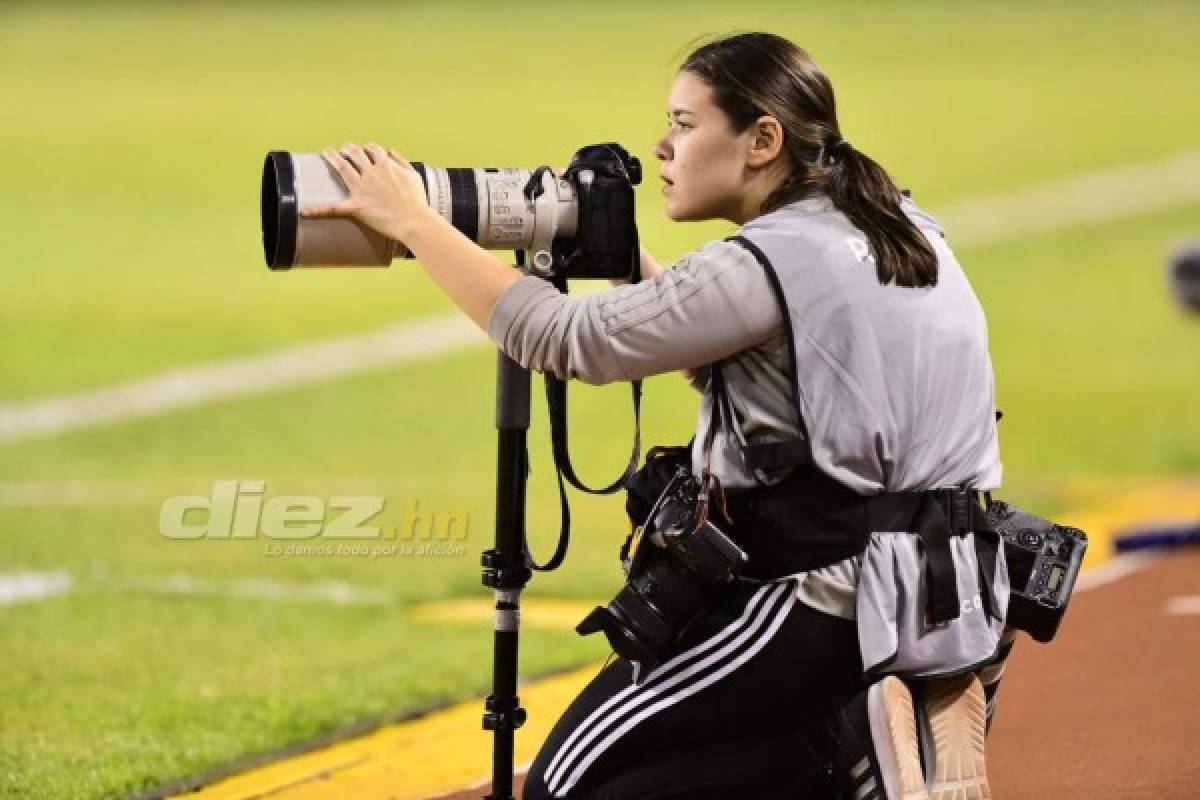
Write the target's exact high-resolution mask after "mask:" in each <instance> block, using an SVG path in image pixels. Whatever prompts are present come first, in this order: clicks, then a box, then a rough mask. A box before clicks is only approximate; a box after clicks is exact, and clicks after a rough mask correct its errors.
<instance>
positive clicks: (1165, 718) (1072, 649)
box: [440, 551, 1200, 800]
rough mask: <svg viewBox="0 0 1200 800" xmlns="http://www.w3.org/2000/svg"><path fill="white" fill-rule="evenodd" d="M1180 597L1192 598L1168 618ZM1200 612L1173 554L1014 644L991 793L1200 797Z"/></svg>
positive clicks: (1179, 556) (1190, 566)
mask: <svg viewBox="0 0 1200 800" xmlns="http://www.w3.org/2000/svg"><path fill="white" fill-rule="evenodd" d="M1175 598H1192V599H1191V600H1190V601H1187V602H1184V603H1176V606H1179V607H1180V610H1181V611H1182V612H1183V613H1168V611H1169V608H1171V601H1172V600H1173V599H1175ZM1196 606H1200V552H1198V551H1190V552H1180V553H1174V554H1169V555H1164V556H1161V557H1158V558H1155V559H1154V560H1152V561H1150V562H1149V563H1148V564H1146V565H1145V566H1144V567H1143V568H1141V569H1140V570H1137V571H1134V572H1133V573H1132V574H1128V575H1125V576H1124V577H1121V578H1119V579H1117V580H1115V581H1113V582H1112V583H1108V584H1105V585H1102V586H1098V587H1096V588H1095V589H1093V590H1092V591H1086V592H1080V593H1077V594H1076V595H1075V597H1074V598H1072V600H1071V608H1070V611H1069V613H1068V615H1067V617H1066V619H1065V620H1064V621H1063V626H1062V629H1061V630H1060V632H1059V635H1058V637H1057V638H1055V640H1054V641H1053V642H1052V643H1051V644H1050V645H1042V644H1038V643H1037V642H1034V641H1033V640H1032V639H1029V638H1028V637H1025V636H1022V637H1021V638H1020V639H1018V641H1017V644H1016V648H1015V650H1014V652H1013V655H1012V657H1011V658H1010V659H1009V661H1008V667H1007V672H1006V674H1005V676H1004V681H1003V683H1002V684H1001V688H1000V694H999V705H998V708H997V712H996V714H997V716H996V718H995V721H994V723H993V727H992V731H991V735H990V736H989V738H988V756H987V757H988V774H989V777H990V780H991V785H992V796H993V797H994V798H996V800H1152V799H1153V800H1197V798H1200V608H1197V607H1196ZM518 785H519V782H518ZM483 795H484V790H482V789H480V790H475V791H470V792H459V793H456V794H453V795H447V796H445V797H443V798H441V799H440V800H475V799H477V798H482V797H483Z"/></svg>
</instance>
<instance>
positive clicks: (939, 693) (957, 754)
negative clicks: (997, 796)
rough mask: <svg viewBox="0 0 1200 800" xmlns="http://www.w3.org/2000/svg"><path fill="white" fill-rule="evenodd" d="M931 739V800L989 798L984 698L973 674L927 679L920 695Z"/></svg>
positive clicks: (989, 799) (982, 799)
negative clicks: (926, 685) (924, 689)
mask: <svg viewBox="0 0 1200 800" xmlns="http://www.w3.org/2000/svg"><path fill="white" fill-rule="evenodd" d="M922 702H923V705H924V707H925V709H924V710H925V713H926V715H927V718H928V720H929V728H930V734H931V735H932V738H933V746H934V754H933V755H934V758H933V761H934V764H933V772H934V775H933V782H932V784H931V787H930V790H929V798H930V800H991V797H992V791H991V788H990V787H989V786H988V780H987V762H986V759H985V758H984V736H985V735H986V732H987V701H986V700H985V699H984V694H983V686H982V685H981V684H980V683H979V679H978V678H976V677H975V676H974V675H970V674H968V675H962V676H959V677H957V678H945V679H941V680H937V681H932V682H930V684H929V686H928V688H927V689H926V691H925V694H924V696H923V698H922Z"/></svg>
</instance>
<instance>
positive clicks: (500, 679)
mask: <svg viewBox="0 0 1200 800" xmlns="http://www.w3.org/2000/svg"><path fill="white" fill-rule="evenodd" d="M529 386H530V375H529V370H527V369H525V368H524V367H522V366H521V365H520V364H518V363H517V362H515V361H513V360H512V359H511V358H509V357H508V356H507V355H505V354H504V353H503V352H501V353H499V354H498V357H497V361H496V430H497V435H498V438H497V460H496V546H495V548H494V549H492V550H488V551H486V552H485V553H484V554H483V567H484V570H483V583H484V585H485V586H490V587H491V588H492V589H493V590H494V591H495V596H496V613H495V622H494V625H493V663H492V693H491V695H490V696H489V697H488V699H487V704H486V711H484V714H483V727H484V728H485V729H486V730H490V731H492V732H493V735H494V739H493V742H492V793H491V794H489V795H488V796H487V797H488V800H512V784H513V734H514V732H515V731H516V729H517V728H519V727H521V725H522V723H524V722H525V709H523V708H521V704H520V699H519V698H518V697H517V642H518V636H519V634H520V619H521V617H520V613H521V612H520V604H521V590H522V589H524V588H525V584H526V583H527V582H528V581H529V578H530V575H531V574H532V573H531V572H530V569H529V567H528V565H527V564H526V561H525V547H524V542H525V485H526V477H527V474H528V455H527V453H526V447H525V439H526V434H527V433H528V431H529Z"/></svg>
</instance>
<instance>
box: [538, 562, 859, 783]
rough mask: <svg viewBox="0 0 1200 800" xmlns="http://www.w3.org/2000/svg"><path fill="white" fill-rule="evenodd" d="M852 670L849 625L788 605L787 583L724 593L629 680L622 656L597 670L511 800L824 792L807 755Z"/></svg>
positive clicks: (855, 681) (855, 685)
mask: <svg viewBox="0 0 1200 800" xmlns="http://www.w3.org/2000/svg"><path fill="white" fill-rule="evenodd" d="M861 674H862V661H861V658H860V656H859V651H858V641H857V635H856V629H855V626H854V624H853V623H851V622H848V621H846V620H842V619H838V618H836V617H832V616H829V615H827V614H823V613H821V612H819V611H815V610H813V609H811V608H809V607H807V606H805V605H804V604H802V603H800V602H799V601H797V599H796V584H795V582H794V581H793V580H785V581H779V582H776V583H771V584H766V585H763V586H760V587H753V586H751V587H740V586H739V587H737V588H731V589H730V590H729V592H728V594H727V596H726V597H725V598H723V599H722V600H721V601H720V602H719V603H717V604H715V605H714V606H713V607H712V609H711V610H710V611H709V613H707V614H706V615H705V617H704V618H703V619H702V620H701V621H700V622H699V623H697V624H696V625H694V626H693V627H692V628H691V629H689V631H688V632H687V633H686V634H685V635H684V637H683V638H682V640H681V642H680V643H679V645H678V646H677V647H676V648H675V650H674V652H673V655H672V656H671V657H670V658H668V659H666V660H665V661H664V662H663V664H662V665H661V666H659V667H658V668H656V669H655V670H654V671H653V672H650V673H647V674H646V675H644V676H641V682H640V685H635V684H634V683H633V665H631V664H630V662H628V661H627V660H625V659H623V658H619V659H616V660H615V661H613V662H612V663H610V664H609V665H607V666H606V667H604V669H602V670H601V671H600V673H599V674H598V675H597V676H596V677H595V678H594V679H593V680H592V682H591V683H590V684H588V686H587V688H586V689H584V690H583V692H582V693H581V694H580V695H579V696H578V697H577V698H575V700H574V701H573V702H572V703H571V706H570V707H569V708H568V709H567V710H566V712H565V713H564V714H563V716H562V718H561V719H559V721H558V723H557V724H556V725H555V726H554V730H552V731H551V732H550V735H549V737H548V738H547V739H546V742H545V743H544V744H543V745H542V749H541V752H539V753H538V756H537V758H536V759H535V760H534V762H533V765H532V767H531V768H530V770H529V775H528V777H527V778H526V782H525V792H524V795H523V797H524V798H525V800H541V798H549V797H570V798H594V800H602V799H603V800H615V799H616V798H638V800H658V799H659V798H709V797H713V798H716V797H722V798H727V797H753V798H757V800H769V799H770V798H776V797H779V798H782V797H785V796H786V797H790V798H797V797H810V796H811V797H825V796H827V792H825V791H822V790H821V789H820V787H818V786H817V785H816V784H817V783H818V782H819V774H820V773H819V770H820V768H821V766H823V762H822V761H821V759H820V758H818V757H817V756H816V755H815V752H819V751H820V749H821V745H822V744H823V740H822V738H821V737H822V736H824V735H825V729H826V718H827V715H828V713H829V712H830V711H831V710H832V709H833V708H835V707H837V706H840V705H842V704H843V703H845V702H846V701H847V700H849V699H850V698H851V697H852V696H853V695H854V694H856V693H857V692H859V691H861V690H862V688H863V683H862V679H861Z"/></svg>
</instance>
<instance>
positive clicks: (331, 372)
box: [0, 313, 487, 442]
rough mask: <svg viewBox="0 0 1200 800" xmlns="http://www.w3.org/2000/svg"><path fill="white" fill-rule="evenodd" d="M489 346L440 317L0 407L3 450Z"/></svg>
mask: <svg viewBox="0 0 1200 800" xmlns="http://www.w3.org/2000/svg"><path fill="white" fill-rule="evenodd" d="M486 341H487V337H486V336H484V335H483V333H482V331H480V330H479V329H478V328H476V327H475V325H474V323H472V322H471V321H470V320H468V319H467V318H466V317H465V316H463V315H461V314H457V313H454V314H439V315H435V316H430V317H425V318H424V319H418V320H414V321H411V322H405V323H402V324H399V325H392V326H389V327H387V328H383V329H382V330H379V331H376V332H374V333H369V334H366V335H362V336H344V337H338V338H335V339H325V340H323V341H319V342H314V343H310V344H304V345H299V346H296V347H289V348H286V349H283V350H276V351H274V352H271V353H266V354H264V355H261V356H250V357H246V358H234V359H229V360H227V361H218V362H214V363H211V364H201V365H199V366H194V367H186V368H181V369H176V370H171V371H169V372H165V373H162V374H159V375H154V376H152V377H149V378H145V379H142V380H137V381H133V382H131V383H124V384H119V385H117V386H112V387H110V388H107V389H98V390H94V391H88V392H80V393H78V394H65V395H59V396H56V397H50V398H47V399H45V400H40V401H37V402H34V403H29V404H26V405H0V442H4V441H13V440H16V439H24V438H28V437H32V436H39V435H50V434H55V433H61V432H63V431H68V430H72V429H74V428H84V427H88V426H92V425H102V424H105V423H108V422H117V421H120V420H123V419H129V418H131V417H144V416H150V415H154V414H162V413H164V412H167V411H172V410H175V409H180V408H189V407H192V406H198V405H203V404H205V403H210V402H213V401H215V400H224V399H227V398H231V397H239V396H244V395H252V394H261V393H263V392H269V391H275V390H277V389H283V388H286V387H289V386H297V385H300V384H305V383H314V382H317V381H326V380H330V379H332V378H340V377H343V376H346V375H355V374H358V373H361V372H366V371H368V370H372V369H378V368H381V367H386V366H389V365H391V364H395V363H398V362H404V361H412V360H416V359H420V358H430V357H432V356H438V355H442V354H443V353H451V352H455V351H458V350H462V349H464V348H466V347H470V346H472V345H478V344H481V343H483V342H486Z"/></svg>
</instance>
